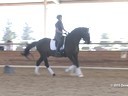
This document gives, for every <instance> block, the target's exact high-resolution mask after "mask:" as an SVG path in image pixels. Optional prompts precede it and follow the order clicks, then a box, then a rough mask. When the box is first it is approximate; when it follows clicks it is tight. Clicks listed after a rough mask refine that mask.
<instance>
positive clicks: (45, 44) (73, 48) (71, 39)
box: [22, 27, 90, 77]
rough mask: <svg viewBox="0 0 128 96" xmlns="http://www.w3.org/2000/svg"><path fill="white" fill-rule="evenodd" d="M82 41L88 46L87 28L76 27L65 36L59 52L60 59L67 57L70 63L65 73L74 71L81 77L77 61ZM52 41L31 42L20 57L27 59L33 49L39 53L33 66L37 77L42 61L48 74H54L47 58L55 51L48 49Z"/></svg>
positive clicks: (88, 35) (45, 39) (53, 54)
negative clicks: (62, 47) (62, 46)
mask: <svg viewBox="0 0 128 96" xmlns="http://www.w3.org/2000/svg"><path fill="white" fill-rule="evenodd" d="M81 39H83V40H84V41H85V43H86V44H90V33H89V28H87V27H77V28H75V29H74V30H72V31H71V32H70V33H69V34H67V36H66V37H65V40H64V41H65V42H64V49H63V50H61V57H68V58H69V60H70V61H71V62H72V65H70V66H69V68H67V69H66V70H65V71H66V72H69V71H70V70H73V69H75V73H76V75H77V76H78V77H83V76H84V75H83V73H82V71H81V69H80V65H79V61H78V53H79V43H80V40H81ZM51 40H52V39H50V38H43V39H40V40H38V41H35V42H32V43H30V44H28V45H27V46H26V48H25V49H24V51H23V52H22V55H23V56H25V57H28V55H29V54H30V50H31V48H33V47H36V50H37V51H38V52H39V54H40V57H39V59H38V60H37V61H36V66H35V74H37V75H39V74H40V73H39V66H40V64H41V63H42V62H43V61H44V64H45V66H46V68H47V69H48V71H49V72H50V74H51V75H52V76H55V75H56V74H55V72H54V71H53V70H52V68H51V67H50V65H49V62H48V57H49V56H55V52H56V51H55V50H51V49H50V42H51Z"/></svg>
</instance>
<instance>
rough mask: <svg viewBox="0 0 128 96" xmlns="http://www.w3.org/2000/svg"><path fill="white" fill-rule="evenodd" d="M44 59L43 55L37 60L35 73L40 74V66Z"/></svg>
mask: <svg viewBox="0 0 128 96" xmlns="http://www.w3.org/2000/svg"><path fill="white" fill-rule="evenodd" d="M42 61H43V57H42V56H40V58H39V59H38V60H37V62H36V67H35V74H37V75H40V73H39V66H40V64H41V62H42Z"/></svg>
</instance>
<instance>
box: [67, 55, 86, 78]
mask: <svg viewBox="0 0 128 96" xmlns="http://www.w3.org/2000/svg"><path fill="white" fill-rule="evenodd" d="M69 59H70V60H71V61H72V62H73V64H74V65H71V66H69V68H68V69H66V70H65V71H68V70H72V71H74V72H73V74H74V73H75V74H76V75H77V76H78V77H83V76H84V75H83V73H82V71H81V68H80V67H79V62H78V56H77V54H75V55H72V56H70V57H69ZM72 71H71V72H72ZM71 74H72V73H71Z"/></svg>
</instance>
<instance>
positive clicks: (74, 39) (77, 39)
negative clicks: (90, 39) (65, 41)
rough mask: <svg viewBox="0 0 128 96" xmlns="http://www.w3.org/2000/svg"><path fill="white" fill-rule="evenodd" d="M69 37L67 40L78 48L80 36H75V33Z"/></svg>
mask: <svg viewBox="0 0 128 96" xmlns="http://www.w3.org/2000/svg"><path fill="white" fill-rule="evenodd" d="M69 35H70V36H67V38H69V39H70V40H72V41H73V43H74V44H75V46H78V45H79V42H80V40H81V37H80V35H79V34H77V33H70V34H69Z"/></svg>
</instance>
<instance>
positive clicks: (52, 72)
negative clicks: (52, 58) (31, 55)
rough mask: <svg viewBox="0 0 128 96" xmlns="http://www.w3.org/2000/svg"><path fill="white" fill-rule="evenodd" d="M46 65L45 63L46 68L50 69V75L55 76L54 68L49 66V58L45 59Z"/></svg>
mask: <svg viewBox="0 0 128 96" xmlns="http://www.w3.org/2000/svg"><path fill="white" fill-rule="evenodd" d="M44 63H45V66H46V68H47V69H48V71H49V73H50V74H51V75H52V76H55V73H54V71H53V70H52V68H51V67H50V66H49V63H48V59H47V56H45V57H44Z"/></svg>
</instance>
